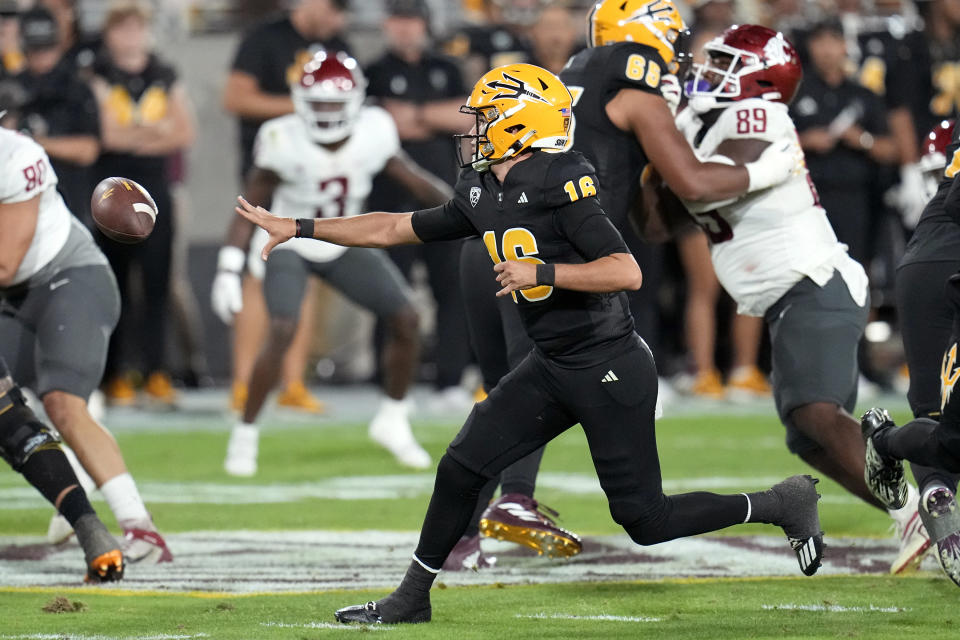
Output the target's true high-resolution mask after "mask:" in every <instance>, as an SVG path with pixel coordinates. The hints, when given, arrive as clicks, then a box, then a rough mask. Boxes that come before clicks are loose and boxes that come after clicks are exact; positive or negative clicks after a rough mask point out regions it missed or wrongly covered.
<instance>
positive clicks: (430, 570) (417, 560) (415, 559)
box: [413, 554, 440, 575]
mask: <svg viewBox="0 0 960 640" xmlns="http://www.w3.org/2000/svg"><path fill="white" fill-rule="evenodd" d="M413 561H414V562H416V563H417V564H418V565H420V566H421V567H423V568H424V569H426V570H427V571H429V572H430V573H432V574H434V575H436V574H438V573H440V569H431V568H430V567H428V566H427V565H425V564H423V561H422V560H420V558H418V557H417V554H413Z"/></svg>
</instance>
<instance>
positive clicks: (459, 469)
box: [436, 454, 489, 498]
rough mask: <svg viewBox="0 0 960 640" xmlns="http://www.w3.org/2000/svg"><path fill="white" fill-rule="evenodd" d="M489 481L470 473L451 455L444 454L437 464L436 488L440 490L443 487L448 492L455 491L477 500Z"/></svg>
mask: <svg viewBox="0 0 960 640" xmlns="http://www.w3.org/2000/svg"><path fill="white" fill-rule="evenodd" d="M487 480H489V478H487V477H485V476H482V475H480V474H479V473H475V472H473V471H470V469H468V468H467V467H465V466H463V465H462V464H460V463H459V462H457V461H456V460H454V459H453V458H452V457H450V455H449V454H444V455H443V457H442V458H440V462H439V463H438V464H437V480H436V487H437V488H438V489H439V488H441V487H442V488H444V489H445V490H447V491H450V490H453V491H455V492H456V493H457V494H458V495H461V496H466V497H470V498H476V497H477V496H478V495H479V494H480V489H482V488H483V485H485V484H486V483H487Z"/></svg>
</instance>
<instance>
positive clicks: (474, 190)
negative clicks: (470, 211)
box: [470, 187, 480, 207]
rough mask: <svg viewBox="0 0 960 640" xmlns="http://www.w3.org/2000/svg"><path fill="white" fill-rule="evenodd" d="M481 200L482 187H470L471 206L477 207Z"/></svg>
mask: <svg viewBox="0 0 960 640" xmlns="http://www.w3.org/2000/svg"><path fill="white" fill-rule="evenodd" d="M478 202H480V187H470V206H471V207H476V206H477V203H478Z"/></svg>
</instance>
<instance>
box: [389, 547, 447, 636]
mask: <svg viewBox="0 0 960 640" xmlns="http://www.w3.org/2000/svg"><path fill="white" fill-rule="evenodd" d="M436 577H437V574H436V573H433V572H432V571H427V570H426V569H424V568H423V567H422V566H420V563H419V562H417V561H416V560H414V561H412V562H411V563H410V566H409V567H408V568H407V573H406V574H405V575H404V576H403V581H402V582H401V583H400V586H399V587H397V589H396V591H394V592H393V593H391V594H390V595H388V596H387V597H386V598H382V599H380V600H377V609H378V610H379V612H380V617H381V619H382V620H383V621H384V622H418V621H425V620H429V619H430V587H431V586H433V581H434V579H435V578H436Z"/></svg>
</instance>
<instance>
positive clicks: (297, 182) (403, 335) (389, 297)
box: [214, 51, 450, 476]
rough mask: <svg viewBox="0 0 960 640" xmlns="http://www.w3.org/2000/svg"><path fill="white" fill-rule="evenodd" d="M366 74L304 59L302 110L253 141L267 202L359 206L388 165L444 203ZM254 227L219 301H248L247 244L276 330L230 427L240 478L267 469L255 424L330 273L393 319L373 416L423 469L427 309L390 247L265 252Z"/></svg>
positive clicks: (232, 260) (426, 200)
mask: <svg viewBox="0 0 960 640" xmlns="http://www.w3.org/2000/svg"><path fill="white" fill-rule="evenodd" d="M365 86H366V81H365V80H364V77H363V74H362V72H361V71H360V67H359V65H358V64H357V62H356V60H354V59H353V58H351V57H349V56H348V55H346V54H345V53H342V52H340V53H328V52H326V51H321V52H319V53H317V54H316V55H315V56H314V58H313V59H312V60H311V61H310V62H308V63H307V64H306V65H305V67H304V72H303V75H302V77H301V79H300V82H299V83H298V84H296V85H294V87H293V89H292V91H291V96H292V98H293V104H294V107H295V109H296V112H295V113H292V114H290V115H286V116H281V117H279V118H275V119H273V120H268V121H267V122H265V123H264V124H263V126H261V127H260V131H259V132H258V133H257V140H256V144H255V145H254V158H253V168H252V169H251V171H250V173H249V174H248V178H247V184H246V193H247V194H248V196H249V197H250V199H251V200H252V201H253V202H255V203H258V204H267V203H269V202H271V200H272V201H273V206H274V207H275V209H276V210H277V211H278V212H282V213H284V214H289V215H291V216H295V217H311V216H315V217H317V218H342V217H349V216H354V215H356V214H358V213H360V211H361V207H362V206H363V202H364V200H365V199H366V197H367V195H368V194H369V193H370V186H371V181H372V179H373V177H374V176H375V175H376V174H378V173H380V172H381V171H383V172H384V173H386V174H387V175H389V176H390V177H391V178H393V179H394V180H396V181H397V182H399V183H400V184H401V185H403V186H404V187H406V188H407V189H409V190H410V192H411V193H412V194H413V195H414V196H415V197H416V198H417V200H418V201H419V202H421V203H422V204H425V205H428V206H431V205H436V204H438V203H440V202H444V201H446V199H447V197H448V196H449V194H450V187H448V186H447V185H446V184H445V183H444V182H442V181H441V180H439V179H438V178H435V177H434V176H432V175H430V174H428V173H426V172H425V171H423V170H422V169H420V168H419V167H418V166H417V165H415V164H413V163H412V162H411V161H410V160H408V159H407V158H406V157H405V156H404V155H403V154H402V152H401V151H400V141H399V138H398V136H397V130H396V126H395V125H394V123H393V120H392V119H391V117H390V115H389V114H388V113H387V112H386V111H384V110H383V109H381V108H379V107H372V106H363V100H364V97H365ZM254 228H255V227H254V226H253V225H251V224H249V223H248V222H246V221H245V220H243V219H242V218H239V217H238V218H235V219H234V221H233V222H232V223H231V226H230V230H229V234H228V238H227V245H226V246H225V247H223V248H222V249H221V250H220V256H219V273H218V275H217V279H216V280H215V281H214V290H215V292H214V307H215V308H218V309H220V313H221V315H222V316H226V317H225V319H226V320H229V316H230V314H232V313H235V312H237V311H239V310H240V308H241V307H242V298H241V281H240V274H241V272H242V270H243V265H244V261H245V256H246V248H247V247H248V246H250V247H252V250H251V252H250V260H249V266H250V269H251V271H252V272H254V273H257V272H260V271H263V288H264V294H265V297H266V302H267V310H268V312H269V315H270V331H269V333H268V338H267V341H266V343H265V344H264V345H263V349H262V350H261V352H260V355H259V356H258V357H257V361H256V364H255V365H254V369H253V374H252V377H251V380H250V388H249V392H248V395H247V399H246V403H245V405H244V409H243V415H242V418H241V422H240V423H238V424H237V425H236V426H235V427H234V429H233V432H232V433H231V435H230V442H229V444H228V447H227V457H226V460H225V462H224V468H225V469H226V471H227V473H229V474H231V475H236V476H252V475H254V474H255V473H256V470H257V450H258V441H259V429H258V427H257V426H256V425H255V421H256V419H257V416H258V415H259V414H260V410H261V409H262V408H263V404H264V401H265V400H266V397H267V394H268V393H269V392H270V390H271V389H272V388H273V387H274V385H275V384H276V382H277V379H278V377H279V374H280V367H281V364H282V359H283V354H284V353H285V352H286V350H287V347H288V346H289V345H290V342H291V340H292V339H293V336H294V333H295V332H296V328H297V324H298V320H299V318H300V305H301V303H302V301H303V296H304V290H305V287H306V284H307V278H308V276H311V275H315V276H319V277H321V278H323V279H324V280H325V281H326V282H327V283H328V284H330V285H331V286H333V287H334V288H335V289H337V290H339V291H340V292H341V293H343V294H344V295H346V296H347V297H348V298H350V299H351V300H353V301H354V302H355V303H357V304H359V305H360V306H362V307H364V308H366V309H369V310H370V311H372V312H374V313H376V314H377V315H378V316H380V318H381V319H382V320H383V321H384V322H385V326H386V328H387V334H388V336H387V342H386V345H385V347H384V350H383V358H384V361H383V370H384V373H385V375H384V391H385V393H386V395H385V397H384V399H383V401H382V403H381V406H380V409H379V411H378V413H377V415H376V416H374V418H373V420H372V421H371V423H370V437H371V438H372V439H373V440H374V441H376V442H378V443H379V444H381V445H383V446H384V447H385V448H387V449H388V450H389V451H390V452H391V453H393V455H394V456H395V457H396V458H397V460H398V461H399V462H400V463H401V464H403V465H406V466H409V467H413V468H416V469H425V468H427V467H428V466H430V456H429V454H427V452H426V451H424V450H423V448H422V447H421V446H420V445H419V444H418V443H417V441H416V440H415V439H414V437H413V434H412V432H411V431H410V423H409V420H408V417H407V411H408V408H407V402H406V401H405V396H406V394H407V389H408V388H409V386H410V383H411V382H412V380H413V375H414V371H415V369H416V365H417V356H418V349H419V337H418V334H417V314H416V311H415V310H414V308H413V303H412V302H411V299H410V292H409V289H408V287H407V284H406V282H405V281H404V279H403V276H402V275H401V274H400V272H399V271H398V270H397V268H396V266H395V265H394V264H393V263H392V262H391V261H390V260H389V258H388V257H387V256H386V254H385V253H383V252H382V251H379V250H374V249H369V248H358V249H345V248H344V247H339V246H336V245H332V244H325V243H318V242H308V241H305V240H300V241H297V242H292V243H290V244H289V245H288V246H286V247H284V249H283V250H282V251H277V252H276V253H274V254H273V255H272V256H271V258H270V260H269V261H268V262H267V263H266V267H265V270H264V267H263V262H262V261H261V260H260V257H259V253H260V248H261V247H262V246H263V243H264V242H266V239H267V237H266V234H265V233H264V232H260V233H259V234H257V235H256V236H254V237H253V238H252V241H251V235H252V234H253V232H254Z"/></svg>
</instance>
